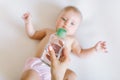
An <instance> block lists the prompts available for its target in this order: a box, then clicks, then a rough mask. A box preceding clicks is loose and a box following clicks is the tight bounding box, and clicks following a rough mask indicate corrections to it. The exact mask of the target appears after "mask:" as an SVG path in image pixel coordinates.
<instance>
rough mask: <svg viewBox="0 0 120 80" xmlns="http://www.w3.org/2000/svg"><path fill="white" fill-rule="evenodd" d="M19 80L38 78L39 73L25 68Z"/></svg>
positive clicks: (36, 79) (34, 79)
mask: <svg viewBox="0 0 120 80" xmlns="http://www.w3.org/2000/svg"><path fill="white" fill-rule="evenodd" d="M21 80H39V75H38V73H37V72H36V71H35V70H32V69H30V70H27V71H26V72H24V73H23V75H22V77H21Z"/></svg>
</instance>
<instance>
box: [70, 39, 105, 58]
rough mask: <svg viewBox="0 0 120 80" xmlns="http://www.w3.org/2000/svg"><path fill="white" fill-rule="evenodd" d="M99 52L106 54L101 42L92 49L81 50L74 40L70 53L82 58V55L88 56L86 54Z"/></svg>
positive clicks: (103, 44) (103, 43)
mask: <svg viewBox="0 0 120 80" xmlns="http://www.w3.org/2000/svg"><path fill="white" fill-rule="evenodd" d="M99 51H102V52H105V53H106V52H107V50H106V44H105V42H103V41H100V42H97V43H96V44H95V45H94V46H93V47H91V48H88V49H82V48H81V47H80V45H79V43H78V41H77V40H74V42H73V45H72V52H73V53H74V54H76V55H77V56H84V55H88V54H91V53H94V52H99Z"/></svg>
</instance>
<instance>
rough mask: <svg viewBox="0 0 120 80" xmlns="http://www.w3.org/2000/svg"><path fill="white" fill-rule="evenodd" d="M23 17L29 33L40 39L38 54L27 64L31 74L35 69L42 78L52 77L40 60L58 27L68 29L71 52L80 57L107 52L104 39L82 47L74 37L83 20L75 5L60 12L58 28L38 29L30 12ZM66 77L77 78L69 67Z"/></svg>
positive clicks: (68, 47)
mask: <svg viewBox="0 0 120 80" xmlns="http://www.w3.org/2000/svg"><path fill="white" fill-rule="evenodd" d="M23 19H24V22H25V28H26V32H27V35H28V36H29V37H30V38H31V39H34V40H40V43H39V46H38V51H37V53H36V56H35V58H30V59H28V61H27V62H26V65H25V71H26V72H27V71H28V72H30V73H31V74H34V71H36V72H38V73H39V76H40V78H41V79H42V80H49V79H51V78H50V77H51V75H50V68H49V67H48V66H47V65H45V64H44V63H43V62H42V61H41V60H40V57H41V56H42V53H43V51H44V49H45V47H46V44H47V43H48V41H49V37H50V35H51V34H53V33H55V32H56V30H57V29H58V28H64V29H65V30H66V31H67V33H66V34H67V36H66V37H65V40H66V47H67V49H68V51H69V53H71V52H72V53H73V54H75V55H77V56H79V57H80V56H82V55H87V54H90V53H94V52H98V51H103V52H107V50H106V43H105V42H104V41H99V42H97V43H96V44H95V45H94V46H93V47H91V48H88V49H82V48H81V47H80V45H79V42H78V41H77V40H76V39H75V37H74V34H75V32H76V30H77V29H78V27H79V25H80V23H81V21H82V15H81V12H80V11H79V10H78V9H77V8H76V7H74V6H67V7H65V8H64V9H63V10H62V11H61V12H60V14H59V16H58V18H57V20H56V26H55V27H56V30H52V29H48V28H46V29H43V30H39V31H36V30H35V29H34V27H33V25H32V22H31V15H30V13H25V14H24V15H23ZM29 70H30V71H29ZM31 76H32V75H31ZM66 79H67V80H75V79H76V74H75V73H74V72H73V71H71V70H69V69H68V70H67V71H66V73H65V76H64V80H66Z"/></svg>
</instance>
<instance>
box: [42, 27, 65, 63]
mask: <svg viewBox="0 0 120 80" xmlns="http://www.w3.org/2000/svg"><path fill="white" fill-rule="evenodd" d="M65 36H66V30H65V29H63V28H59V29H58V30H57V32H56V33H54V34H51V35H50V39H49V42H48V44H47V45H46V47H45V49H44V52H43V55H42V57H41V60H42V61H43V62H44V63H46V64H47V65H50V64H51V63H50V60H49V59H48V57H50V56H49V53H48V47H49V46H52V48H53V49H54V51H55V55H56V57H57V59H59V58H60V56H61V52H62V50H63V48H64V46H65V39H64V38H65ZM47 56H48V57H47Z"/></svg>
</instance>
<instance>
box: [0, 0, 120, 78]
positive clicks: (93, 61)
mask: <svg viewBox="0 0 120 80" xmlns="http://www.w3.org/2000/svg"><path fill="white" fill-rule="evenodd" d="M119 3H120V1H117V0H0V80H19V78H20V76H21V73H22V69H23V66H24V62H25V60H26V58H27V57H29V56H33V55H34V53H35V51H36V47H37V43H38V42H37V41H34V40H31V39H29V38H28V36H27V35H26V33H25V28H24V23H23V20H22V19H21V17H22V15H23V13H24V12H26V11H29V12H30V13H31V14H32V18H33V23H34V26H35V28H36V29H38V28H45V27H51V28H54V25H55V20H56V17H57V15H58V13H59V11H60V10H61V9H62V8H63V7H64V6H66V5H75V6H77V7H78V8H79V9H80V10H81V12H82V14H83V22H82V24H81V25H80V28H79V30H78V31H77V33H76V36H77V38H78V40H79V41H80V44H81V47H82V48H88V47H91V46H93V45H94V44H95V43H96V42H97V41H99V40H106V41H107V43H108V49H109V54H103V53H98V54H91V55H90V56H88V57H85V58H80V59H79V58H78V57H76V56H74V55H71V63H72V65H70V68H71V69H72V70H74V71H75V72H76V74H77V75H78V79H77V80H120V76H119V74H120V69H119V67H120V63H119V60H120V59H119V56H120V54H119V53H120V51H119V44H120V43H119V41H120V36H119V26H120V24H119V23H120V11H119V10H120V9H119V8H120V5H119Z"/></svg>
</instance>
